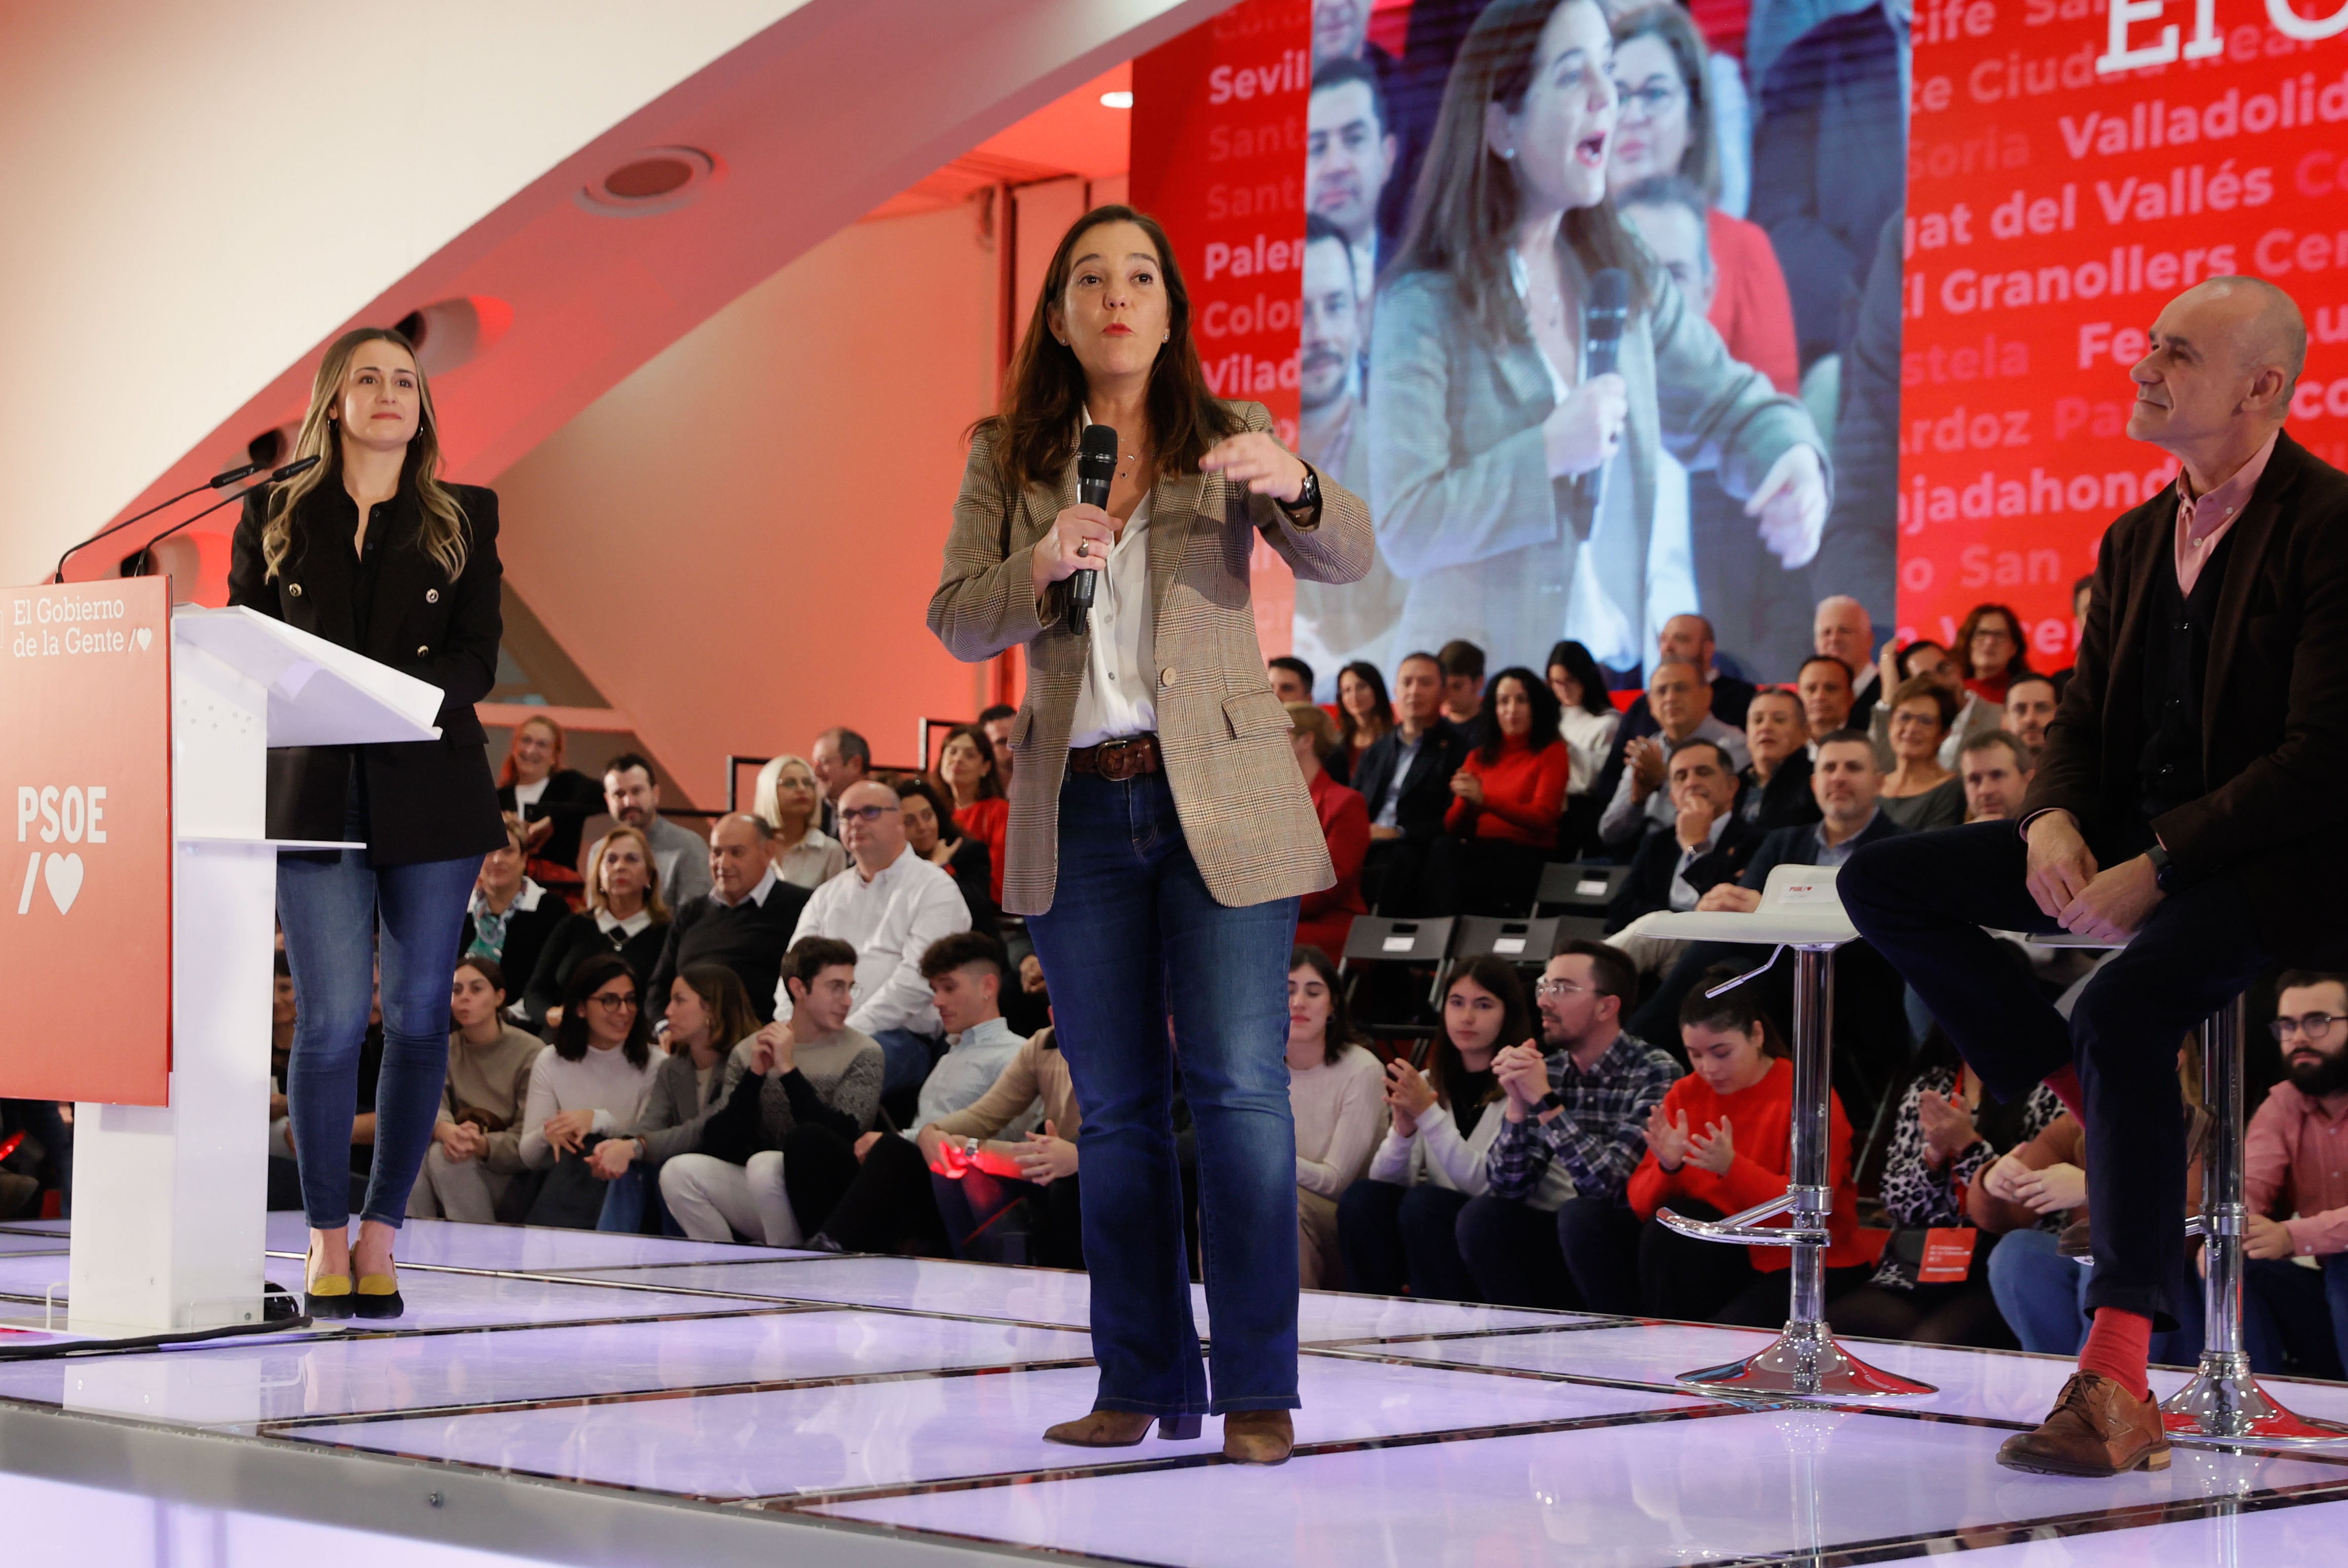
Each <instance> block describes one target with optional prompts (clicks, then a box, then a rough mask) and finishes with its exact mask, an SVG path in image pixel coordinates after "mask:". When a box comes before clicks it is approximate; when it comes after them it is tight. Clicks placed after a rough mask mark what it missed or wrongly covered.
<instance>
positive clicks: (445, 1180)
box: [407, 955, 546, 1224]
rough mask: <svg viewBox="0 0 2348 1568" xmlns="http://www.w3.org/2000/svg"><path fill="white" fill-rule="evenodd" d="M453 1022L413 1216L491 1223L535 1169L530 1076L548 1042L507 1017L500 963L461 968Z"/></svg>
mask: <svg viewBox="0 0 2348 1568" xmlns="http://www.w3.org/2000/svg"><path fill="white" fill-rule="evenodd" d="M448 1021H449V1023H450V1024H451V1025H453V1026H454V1027H452V1028H451V1029H450V1030H449V1033H448V1082H447V1083H446V1084H445V1085H443V1086H442V1088H441V1090H440V1112H439V1115H438V1117H437V1118H436V1119H434V1121H433V1124H432V1143H431V1146H430V1147H429V1148H427V1150H425V1151H424V1170H423V1173H422V1174H421V1175H420V1176H418V1177H417V1182H416V1185H415V1187H414V1188H413V1189H411V1190H410V1191H409V1193H408V1199H407V1212H408V1213H409V1214H410V1215H412V1216H415V1217H417V1218H419V1219H427V1220H429V1219H436V1218H437V1219H448V1220H464V1221H468V1222H472V1223H475V1224H487V1223H489V1222H491V1221H493V1220H496V1219H497V1218H499V1212H498V1205H499V1201H500V1200H502V1199H503V1198H504V1197H505V1196H506V1193H507V1191H508V1189H509V1188H510V1187H511V1186H512V1185H513V1183H514V1181H515V1179H516V1178H518V1177H520V1175H522V1174H523V1172H524V1171H527V1170H528V1169H529V1165H528V1162H527V1161H524V1160H523V1158H522V1152H521V1135H522V1123H523V1119H524V1117H525V1114H526V1111H527V1108H528V1106H529V1104H530V1071H531V1069H532V1068H535V1067H536V1066H537V1065H538V1057H539V1053H540V1052H541V1051H543V1050H544V1049H545V1048H546V1043H545V1042H544V1041H543V1040H541V1039H540V1038H539V1037H537V1036H535V1035H532V1034H530V1033H527V1032H525V1031H524V1030H521V1029H519V1028H517V1027H515V1026H514V1025H513V1023H512V1022H511V1021H510V1019H509V1018H508V1017H507V1016H506V976H505V971H504V970H503V969H501V968H500V967H499V965H498V962H497V960H495V959H493V958H483V957H479V956H477V955H476V956H468V957H464V958H460V959H458V961H457V976H456V980H455V983H454V984H453V985H450V987H449V992H448ZM509 1217H512V1216H509Z"/></svg>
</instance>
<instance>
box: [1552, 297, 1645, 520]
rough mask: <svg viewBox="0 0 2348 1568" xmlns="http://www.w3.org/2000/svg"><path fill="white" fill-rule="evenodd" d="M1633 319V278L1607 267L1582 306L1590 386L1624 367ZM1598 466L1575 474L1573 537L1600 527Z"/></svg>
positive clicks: (1601, 468) (1602, 489) (1602, 481)
mask: <svg viewBox="0 0 2348 1568" xmlns="http://www.w3.org/2000/svg"><path fill="white" fill-rule="evenodd" d="M1630 318H1631V278H1630V274H1629V273H1625V272H1623V270H1622V268H1620V267H1604V268H1601V269H1600V271H1599V272H1598V273H1597V274H1596V275H1595V276H1593V277H1592V278H1591V280H1590V297H1589V299H1588V300H1587V301H1586V302H1585V303H1584V304H1583V305H1582V307H1581V379H1582V383H1583V385H1585V386H1587V385H1588V384H1589V383H1590V382H1591V381H1592V380H1594V379H1595V378H1596V377H1601V376H1612V375H1613V374H1614V373H1615V371H1616V370H1618V369H1620V368H1621V367H1622V327H1623V325H1624V324H1625V323H1627V322H1628V321H1629V320H1630ZM1612 467H1613V464H1612V462H1611V461H1610V462H1603V463H1601V464H1599V465H1598V466H1597V467H1596V468H1594V469H1591V470H1590V471H1589V472H1588V473H1586V474H1576V475H1575V476H1574V478H1573V488H1572V490H1571V492H1570V494H1569V495H1568V497H1567V499H1566V521H1569V522H1570V523H1571V524H1572V525H1573V537H1574V538H1575V539H1576V540H1577V541H1580V540H1584V539H1588V538H1589V537H1590V532H1591V530H1592V529H1593V528H1595V527H1597V526H1598V511H1599V509H1600V508H1601V507H1602V506H1604V505H1605V504H1606V470H1607V469H1610V468H1612Z"/></svg>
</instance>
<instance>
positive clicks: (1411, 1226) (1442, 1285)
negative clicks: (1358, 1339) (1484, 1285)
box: [1337, 1176, 1481, 1301]
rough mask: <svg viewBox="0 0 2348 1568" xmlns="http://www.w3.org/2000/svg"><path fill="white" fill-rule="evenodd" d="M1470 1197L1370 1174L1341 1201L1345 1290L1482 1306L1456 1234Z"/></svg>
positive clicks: (1340, 1246) (1339, 1238)
mask: <svg viewBox="0 0 2348 1568" xmlns="http://www.w3.org/2000/svg"><path fill="white" fill-rule="evenodd" d="M1467 1205H1468V1194H1467V1193H1465V1192H1455V1191H1452V1190H1451V1189H1450V1188H1448V1187H1438V1186H1437V1185H1436V1184H1435V1183H1434V1182H1432V1181H1421V1182H1419V1183H1418V1184H1417V1185H1416V1186H1403V1185H1400V1184H1398V1183H1396V1182H1393V1181H1371V1180H1370V1179H1369V1178H1368V1177H1366V1176H1365V1177H1364V1178H1362V1180H1360V1181H1356V1182H1354V1184H1353V1185H1352V1186H1350V1187H1348V1188H1346V1189H1345V1192H1344V1196H1343V1197H1341V1198H1339V1199H1338V1200H1337V1247H1338V1250H1339V1251H1340V1252H1341V1253H1344V1258H1345V1285H1346V1288H1347V1289H1349V1290H1357V1291H1364V1292H1366V1293H1368V1294H1370V1295H1401V1294H1402V1293H1403V1287H1404V1286H1406V1285H1407V1286H1408V1287H1409V1288H1410V1294H1411V1295H1415V1296H1419V1297H1422V1298H1425V1299H1426V1300H1430V1301H1476V1300H1479V1299H1481V1298H1480V1297H1478V1295H1477V1294H1476V1278H1475V1276H1474V1275H1473V1274H1469V1273H1468V1265H1467V1264H1466V1263H1465V1262H1463V1261H1462V1260H1461V1258H1460V1256H1459V1242H1458V1238H1457V1234H1456V1232H1457V1227H1458V1223H1459V1211H1460V1210H1461V1209H1463V1208H1465V1207H1467Z"/></svg>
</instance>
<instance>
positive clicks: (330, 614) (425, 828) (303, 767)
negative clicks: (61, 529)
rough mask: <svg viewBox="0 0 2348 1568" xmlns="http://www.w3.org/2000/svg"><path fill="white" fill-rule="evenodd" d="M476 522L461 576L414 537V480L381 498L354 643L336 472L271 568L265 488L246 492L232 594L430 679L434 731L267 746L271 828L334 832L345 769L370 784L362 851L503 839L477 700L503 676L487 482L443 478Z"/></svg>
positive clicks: (409, 859) (431, 848)
mask: <svg viewBox="0 0 2348 1568" xmlns="http://www.w3.org/2000/svg"><path fill="white" fill-rule="evenodd" d="M448 488H449V489H450V490H452V491H453V492H455V494H456V497H457V500H458V505H460V506H461V507H463V508H464V511H465V519H466V522H467V524H468V526H469V530H470V532H471V547H470V549H469V552H467V554H466V557H465V570H464V571H463V572H462V573H459V574H458V578H457V580H456V581H455V582H453V583H452V582H450V581H449V580H448V574H447V573H444V572H443V571H441V569H440V566H439V563H438V562H435V561H434V560H433V559H432V557H430V556H429V555H427V554H426V553H425V552H424V550H423V548H422V547H421V546H420V545H419V544H418V543H417V531H418V528H419V525H420V522H421V516H422V513H421V510H420V503H419V502H418V501H417V497H416V491H415V489H414V487H413V485H411V484H407V483H403V484H402V485H401V487H400V490H399V494H398V495H397V496H396V497H395V498H394V499H393V500H389V501H386V502H385V503H383V505H382V506H380V507H379V508H377V509H376V510H377V511H378V512H379V513H380V515H379V516H378V517H377V518H376V521H374V522H371V523H370V524H369V525H368V526H369V527H371V528H383V529H386V530H388V532H387V533H386V534H385V536H384V541H383V546H382V549H383V554H382V557H381V560H380V562H379V564H378V565H377V567H376V579H375V592H374V594H373V596H372V597H371V598H370V600H369V602H368V609H367V623H368V624H367V635H366V638H365V639H364V644H365V645H363V646H362V645H361V639H360V637H359V636H358V632H357V625H356V622H355V618H354V616H353V614H352V600H351V593H352V588H351V584H352V582H353V580H354V578H355V575H356V574H357V573H358V571H359V564H358V556H357V554H356V552H355V551H353V549H352V548H351V536H352V533H353V531H355V529H356V528H357V525H358V510H357V508H356V506H355V504H354V503H353V502H352V500H351V499H350V496H349V494H348V493H347V492H346V491H345V490H343V488H342V487H341V486H340V485H339V484H336V483H335V481H333V480H328V481H327V482H326V483H325V484H324V485H321V486H319V487H318V488H317V489H316V490H312V491H311V492H310V493H309V494H308V495H306V496H304V497H303V498H302V501H301V504H300V505H299V506H298V507H297V508H296V510H295V512H294V517H293V543H292V547H291V548H290V549H289V550H288V551H287V552H286V556H285V563H284V566H283V569H282V570H281V571H280V572H279V573H278V574H277V576H276V577H275V578H274V579H272V578H270V577H268V576H267V575H266V573H265V569H264V568H263V563H262V551H261V536H262V529H263V523H264V521H265V516H264V513H263V504H264V501H265V497H263V496H260V495H255V496H252V497H250V498H248V499H247V500H246V501H245V503H244V515H243V518H242V520H241V521H239V522H238V523H237V528H236V537H235V540H234V542H233V543H232V547H231V553H230V560H229V573H228V602H229V603H231V604H236V605H243V606H245V607H247V608H249V609H253V610H258V611H259V612H261V614H264V615H270V616H273V617H275V618H276V619H278V620H280V621H283V622H284V623H285V624H287V625H289V626H295V627H298V628H300V629H301V630H303V631H304V632H309V633H311V634H314V635H316V636H321V637H324V638H325V639H326V640H327V641H328V642H331V643H337V644H340V645H342V646H344V647H345V648H349V649H350V650H351V651H352V652H354V653H359V654H364V655H366V656H367V657H368V658H371V659H373V660H375V661H376V663H377V664H383V665H390V666H391V667H392V668H393V669H396V670H397V671H399V672H400V673H401V674H402V675H408V676H415V677H416V678H417V679H418V680H422V681H428V682H430V683H431V684H432V685H434V686H438V687H439V688H440V693H441V701H440V712H439V715H438V717H436V718H435V719H434V720H433V722H434V723H435V724H436V725H438V727H439V729H440V738H439V739H438V740H415V741H401V742H397V743H395V744H391V745H385V746H294V747H283V748H274V749H273V750H272V751H271V752H270V753H269V810H268V823H269V836H270V837H271V838H273V839H313V840H318V839H329V840H332V839H341V838H342V837H343V836H344V832H345V828H344V814H345V808H346V802H347V800H348V797H349V791H350V780H351V769H352V768H353V767H354V766H355V767H357V768H358V769H361V776H362V778H363V779H364V782H365V785H366V805H367V820H366V835H365V836H366V843H367V850H368V853H367V860H368V861H369V863H371V864H374V865H378V866H386V865H408V864H413V863H416V862H417V861H451V860H457V859H459V858H461V857H464V856H468V855H483V854H487V853H488V852H489V851H491V850H494V849H496V848H498V847H499V846H500V845H502V844H503V843H504V842H505V841H506V830H505V825H504V823H503V822H502V821H500V820H499V816H498V790H497V782H496V780H495V779H492V778H491V777H490V776H489V738H488V736H487V735H486V734H485V733H484V732H483V731H482V728H481V721H480V718H479V716H477V715H476V714H475V713H474V712H473V705H474V704H475V703H477V702H479V701H480V700H481V699H482V698H483V697H486V696H489V687H490V686H493V685H494V684H495V683H496V681H497V670H498V643H499V638H500V637H501V636H502V635H503V632H504V625H505V615H504V611H503V609H502V607H501V603H500V593H499V583H500V581H501V579H502V577H503V575H504V573H503V572H502V570H501V569H500V567H499V564H498V498H497V492H495V491H494V490H482V489H479V487H477V486H473V485H451V486H449V487H448Z"/></svg>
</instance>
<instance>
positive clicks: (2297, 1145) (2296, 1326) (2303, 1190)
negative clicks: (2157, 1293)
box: [2242, 970, 2348, 1378]
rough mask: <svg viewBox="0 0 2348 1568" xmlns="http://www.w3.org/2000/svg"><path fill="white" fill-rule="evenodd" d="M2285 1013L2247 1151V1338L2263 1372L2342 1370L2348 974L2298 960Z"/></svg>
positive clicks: (2278, 1002)
mask: <svg viewBox="0 0 2348 1568" xmlns="http://www.w3.org/2000/svg"><path fill="white" fill-rule="evenodd" d="M2275 1011H2276V1017H2275V1021H2274V1022H2273V1023H2271V1024H2270V1025H2268V1028H2270V1029H2271V1030H2272V1031H2273V1034H2274V1037H2275V1044H2276V1045H2277V1046H2278V1047H2280V1048H2281V1052H2282V1065H2283V1073H2284V1075H2285V1076H2284V1078H2283V1081H2282V1082H2281V1083H2279V1084H2277V1085H2275V1086H2274V1088H2271V1089H2270V1090H2269V1091H2268V1092H2267V1099H2266V1103H2265V1104H2263V1105H2261V1106H2260V1107H2259V1109H2258V1113H2257V1114H2256V1115H2254V1116H2252V1117H2251V1118H2250V1137H2249V1140H2248V1146H2247V1147H2246V1148H2245V1150H2243V1157H2242V1169H2243V1175H2244V1177H2245V1181H2244V1194H2243V1197H2244V1202H2245V1203H2246V1204H2247V1205H2248V1207H2249V1209H2250V1233H2249V1235H2248V1236H2247V1237H2246V1238H2245V1239H2244V1242H2243V1246H2242V1250H2243V1251H2244V1252H2245V1253H2248V1254H2249V1255H2250V1262H2249V1264H2247V1265H2246V1267H2245V1269H2244V1271H2243V1278H2242V1331H2243V1336H2244V1339H2245V1341H2246V1344H2247V1348H2248V1349H2249V1351H2250V1366H2251V1367H2252V1369H2253V1370H2255V1371H2259V1372H2262V1373H2281V1372H2284V1371H2291V1372H2295V1373H2298V1374H2299V1375H2301V1376H2302V1377H2331V1378H2337V1377H2340V1375H2341V1367H2342V1363H2343V1346H2348V975H2319V974H2313V973H2311V972H2309V971H2306V970H2293V971H2291V973H2289V974H2286V975H2283V976H2282V978H2281V994H2280V995H2278V996H2277V997H2276V998H2275ZM2301 1258H2306V1259H2310V1260H2312V1261H2313V1263H2314V1264H2315V1265H2316V1266H2315V1267H2313V1268H2306V1267H2303V1266H2302V1265H2301V1264H2300V1263H2299V1262H2298V1261H2297V1260H2299V1259H2301Z"/></svg>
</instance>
